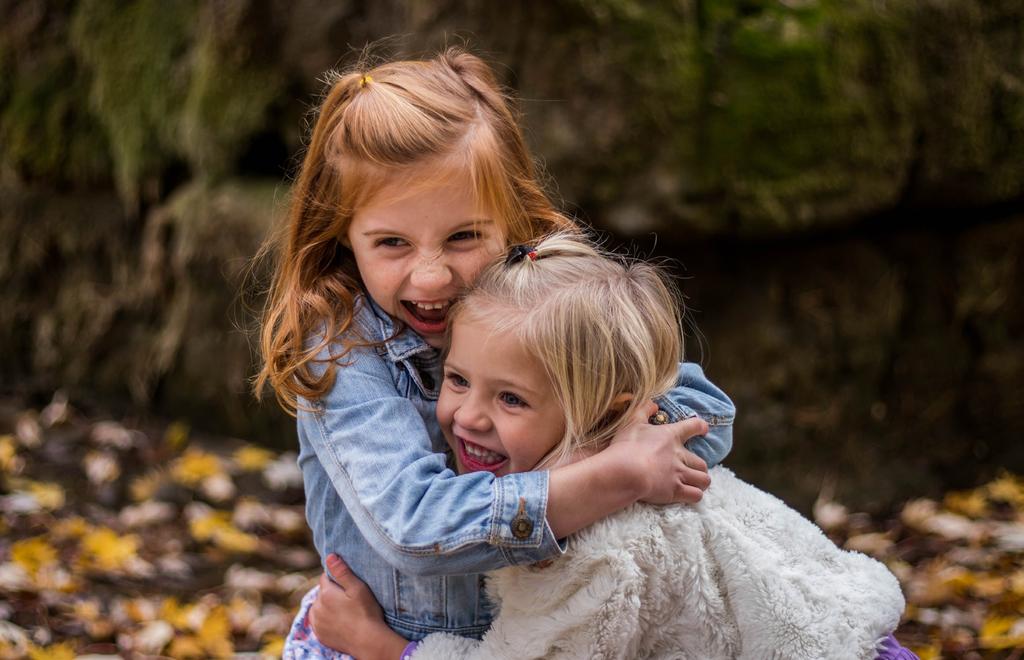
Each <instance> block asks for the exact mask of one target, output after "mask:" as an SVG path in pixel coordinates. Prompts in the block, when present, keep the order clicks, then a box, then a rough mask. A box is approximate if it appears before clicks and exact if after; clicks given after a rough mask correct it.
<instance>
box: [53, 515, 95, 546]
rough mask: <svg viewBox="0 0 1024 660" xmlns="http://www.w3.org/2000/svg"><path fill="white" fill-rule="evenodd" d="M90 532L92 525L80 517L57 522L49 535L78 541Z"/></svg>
mask: <svg viewBox="0 0 1024 660" xmlns="http://www.w3.org/2000/svg"><path fill="white" fill-rule="evenodd" d="M91 531H92V525H90V524H89V523H88V521H86V519H85V518H83V517H82V516H71V517H70V518H64V519H63V520H59V521H57V524H55V525H54V526H53V529H52V530H51V532H50V533H51V534H52V535H53V537H54V538H56V539H60V540H64V539H80V538H82V537H83V536H85V535H86V534H88V533H89V532H91Z"/></svg>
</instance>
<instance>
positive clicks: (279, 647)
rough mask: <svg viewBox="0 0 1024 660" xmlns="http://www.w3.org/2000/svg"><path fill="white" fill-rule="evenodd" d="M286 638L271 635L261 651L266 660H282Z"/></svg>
mask: <svg viewBox="0 0 1024 660" xmlns="http://www.w3.org/2000/svg"><path fill="white" fill-rule="evenodd" d="M284 639H285V638H284V637H283V636H282V635H269V636H268V637H267V639H266V641H265V643H264V644H263V648H261V649H260V654H261V655H262V656H263V657H264V658H280V657H281V654H282V653H284Z"/></svg>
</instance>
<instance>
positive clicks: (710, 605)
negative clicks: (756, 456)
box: [413, 467, 904, 660]
mask: <svg viewBox="0 0 1024 660" xmlns="http://www.w3.org/2000/svg"><path fill="white" fill-rule="evenodd" d="M488 589H489V591H490V594H491V597H492V598H493V599H494V600H495V601H496V602H497V605H498V607H499V608H500V612H499V614H498V616H497V618H496V619H495V621H494V625H493V626H492V628H491V630H490V631H489V632H488V633H487V635H486V636H485V637H484V639H483V641H475V640H469V639H464V638H459V637H455V636H452V635H448V634H437V635H432V636H430V637H428V638H427V639H426V640H424V641H423V642H422V643H421V645H420V647H419V649H418V650H417V652H416V654H415V655H414V656H413V657H414V658H415V660H429V659H431V658H445V659H449V658H494V659H507V660H522V659H523V658H678V659H690V658H693V659H695V660H696V659H698V658H699V659H702V660H703V659H708V660H717V659H719V658H722V659H724V658H741V659H747V658H749V659H752V660H753V659H756V660H764V659H767V658H779V659H782V658H785V659H787V660H797V659H805V658H806V659H812V658H813V659H822V658H827V659H828V660H841V659H844V658H850V659H864V660H870V659H871V658H874V657H875V655H876V648H877V646H878V643H879V642H880V641H881V639H882V638H884V637H885V636H886V635H888V634H889V633H891V632H892V631H893V630H895V629H896V626H897V625H898V624H899V620H900V615H901V613H902V612H903V607H904V601H903V594H902V592H901V591H900V587H899V583H898V582H897V581H896V578H895V577H893V575H892V574H891V573H890V572H889V571H888V570H887V569H886V568H885V566H883V565H882V564H880V563H879V562H877V561H875V560H874V559H871V558H869V557H867V556H865V555H862V554H859V553H856V552H849V551H845V550H842V549H840V548H838V547H836V546H835V544H833V543H832V542H831V541H829V540H828V538H826V537H825V535H824V534H822V532H821V531H820V530H819V529H818V528H817V527H816V526H815V525H814V524H813V523H811V522H810V521H809V520H807V519H806V518H804V517H802V516H801V515H800V514H798V513H797V512H796V511H794V510H793V509H791V508H789V507H788V506H786V505H785V504H784V503H783V502H782V501H781V500H779V499H778V498H776V497H773V496H772V495H769V494H768V493H765V492H763V491H761V490H758V489H757V488H754V487H753V486H751V485H750V484H747V483H745V482H743V481H741V480H740V479H738V478H737V477H736V476H735V475H734V474H733V473H732V472H730V471H729V470H727V469H725V468H721V467H719V468H715V469H714V470H713V471H712V484H711V487H710V488H709V489H708V490H707V492H706V493H705V495H704V499H703V501H701V503H700V504H698V505H696V506H669V507H657V506H648V505H635V506H633V507H631V508H629V509H627V510H625V511H623V512H621V513H620V514H617V515H615V516H612V517H610V518H607V519H606V520H604V521H602V522H599V523H597V524H595V525H593V526H592V527H590V528H589V529H587V530H584V531H583V532H581V533H579V534H578V535H577V536H575V537H574V538H573V539H572V541H571V543H570V548H569V550H568V551H567V552H566V553H565V555H563V556H562V557H560V558H558V559H556V560H555V561H554V562H553V563H552V564H551V565H549V566H547V567H546V568H537V567H512V568H506V569H503V570H500V571H495V572H494V573H492V574H491V575H490V576H489V582H488Z"/></svg>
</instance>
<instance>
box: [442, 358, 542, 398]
mask: <svg viewBox="0 0 1024 660" xmlns="http://www.w3.org/2000/svg"><path fill="white" fill-rule="evenodd" d="M444 371H445V374H446V375H447V372H448V371H454V372H455V373H457V374H459V375H460V376H461V375H463V373H464V371H463V370H462V369H461V368H460V367H459V366H458V365H455V364H452V363H450V362H448V361H447V360H445V363H444ZM491 384H492V385H496V386H498V387H508V388H511V389H513V390H519V391H521V392H525V393H526V394H529V395H530V396H531V397H537V396H540V392H538V391H536V390H534V389H532V388H530V387H527V386H526V385H523V384H522V383H514V382H512V381H510V380H505V379H503V378H498V379H495V380H492V381H491Z"/></svg>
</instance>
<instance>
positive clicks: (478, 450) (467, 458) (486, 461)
mask: <svg viewBox="0 0 1024 660" xmlns="http://www.w3.org/2000/svg"><path fill="white" fill-rule="evenodd" d="M455 439H456V440H458V442H459V461H460V462H461V463H462V465H463V467H465V468H466V470H468V471H470V472H496V471H498V470H500V469H501V468H503V467H504V466H505V464H506V463H508V460H509V459H508V456H505V455H503V454H499V453H498V452H496V451H491V450H490V449H487V448H486V447H481V446H480V445H478V444H476V443H473V442H470V441H469V440H466V439H465V438H460V437H459V436H455Z"/></svg>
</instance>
